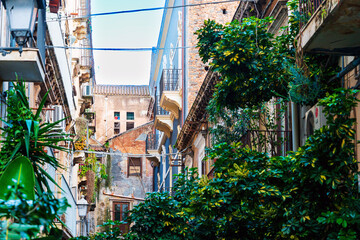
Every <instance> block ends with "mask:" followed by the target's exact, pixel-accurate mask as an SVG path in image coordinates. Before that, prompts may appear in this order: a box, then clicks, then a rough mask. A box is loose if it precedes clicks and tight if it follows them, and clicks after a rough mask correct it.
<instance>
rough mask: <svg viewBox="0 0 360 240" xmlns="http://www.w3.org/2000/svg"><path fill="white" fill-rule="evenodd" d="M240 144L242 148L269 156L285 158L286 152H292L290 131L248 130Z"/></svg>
mask: <svg viewBox="0 0 360 240" xmlns="http://www.w3.org/2000/svg"><path fill="white" fill-rule="evenodd" d="M241 142H242V145H243V146H249V148H251V149H253V150H256V151H259V152H265V153H268V154H269V155H270V156H285V154H286V152H288V151H290V150H292V135H291V131H276V130H275V131H271V130H270V131H266V130H248V131H247V132H246V133H245V134H244V135H243V136H242V138H241Z"/></svg>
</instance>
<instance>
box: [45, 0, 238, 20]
mask: <svg viewBox="0 0 360 240" xmlns="http://www.w3.org/2000/svg"><path fill="white" fill-rule="evenodd" d="M240 1H242V0H225V1H217V2H208V3H194V4H184V5H179V6H172V7H154V8H140V9H133V10H123V11H114V12H103V13H94V14H89V15H86V16H82V17H71V18H69V17H68V16H65V17H60V18H49V19H48V20H46V22H56V21H60V20H75V19H83V18H92V17H97V16H108V15H116V14H128V13H138V12H148V11H158V10H166V9H176V8H185V7H197V6H203V5H214V4H222V3H231V2H240Z"/></svg>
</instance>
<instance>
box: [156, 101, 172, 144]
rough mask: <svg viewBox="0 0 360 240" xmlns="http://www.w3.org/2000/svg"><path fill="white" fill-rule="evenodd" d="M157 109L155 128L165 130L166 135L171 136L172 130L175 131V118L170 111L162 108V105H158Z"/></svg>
mask: <svg viewBox="0 0 360 240" xmlns="http://www.w3.org/2000/svg"><path fill="white" fill-rule="evenodd" d="M155 110H156V111H155V124H154V125H155V128H156V129H157V130H159V131H162V132H164V133H165V135H166V136H167V137H168V138H170V135H171V132H172V131H173V121H174V118H173V117H172V116H171V115H170V113H169V112H168V111H166V110H164V109H163V108H161V107H160V105H157V107H156V109H155Z"/></svg>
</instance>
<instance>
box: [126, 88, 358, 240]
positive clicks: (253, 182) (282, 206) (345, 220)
mask: <svg viewBox="0 0 360 240" xmlns="http://www.w3.org/2000/svg"><path fill="white" fill-rule="evenodd" d="M354 93H355V91H352V90H345V89H338V90H335V91H334V94H332V95H328V96H327V97H325V98H324V99H322V100H321V101H320V104H321V105H323V106H325V110H324V111H325V113H326V115H327V124H328V125H327V126H325V127H323V128H321V129H320V130H316V131H315V133H314V135H312V136H310V137H309V139H308V140H307V142H306V144H305V145H304V146H303V147H301V148H299V150H298V151H297V152H293V153H290V154H289V155H288V156H285V157H269V156H268V155H266V154H265V153H260V152H256V151H253V150H251V149H249V148H243V147H241V145H240V144H239V143H233V144H227V143H222V144H218V145H216V146H215V147H214V148H213V149H212V150H211V151H210V158H212V159H214V160H216V161H215V164H214V168H215V178H214V179H211V180H209V179H206V178H202V179H199V178H196V177H195V175H194V172H192V170H189V171H188V173H187V174H180V175H178V176H177V182H176V184H175V186H174V191H175V192H174V196H173V197H172V196H170V195H169V194H168V193H152V194H149V195H148V196H147V198H146V200H145V202H144V203H140V204H139V205H138V206H136V207H135V208H134V210H132V211H130V217H129V219H128V220H129V221H132V222H134V225H133V226H132V227H131V231H130V233H129V234H128V235H125V236H124V237H125V239H127V238H128V239H204V240H205V239H229V240H231V239H244V240H254V239H259V240H260V239H262V240H263V239H299V240H300V239H304V240H306V239H358V238H359V237H360V236H359V235H358V233H359V232H360V201H359V193H358V180H357V170H358V167H357V163H356V160H355V159H354V136H355V131H354V130H353V129H352V127H353V123H354V119H351V118H350V117H349V116H350V112H351V110H352V109H353V107H354V106H356V104H357V103H356V102H357V100H356V98H355V96H354Z"/></svg>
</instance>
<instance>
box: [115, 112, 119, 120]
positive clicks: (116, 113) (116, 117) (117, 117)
mask: <svg viewBox="0 0 360 240" xmlns="http://www.w3.org/2000/svg"><path fill="white" fill-rule="evenodd" d="M114 120H116V121H118V120H120V112H114Z"/></svg>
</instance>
